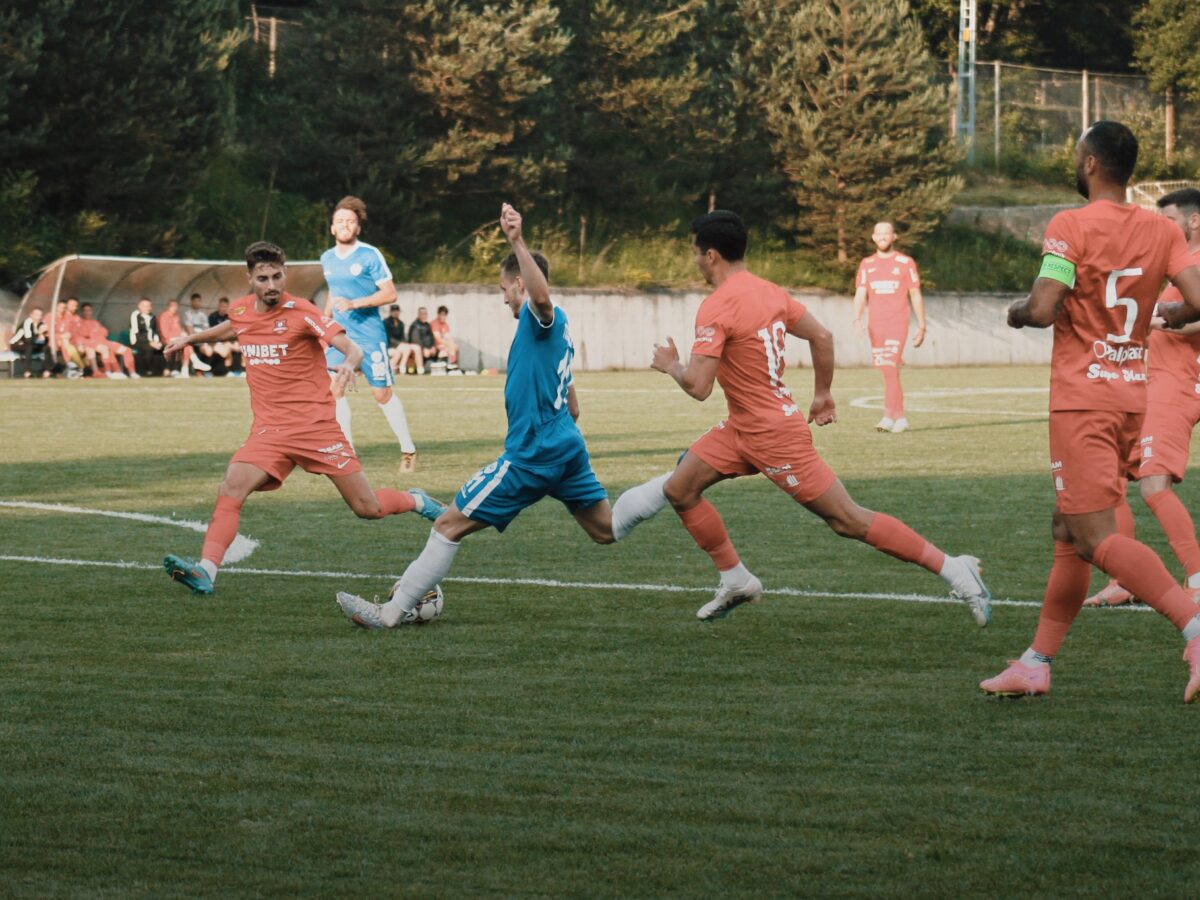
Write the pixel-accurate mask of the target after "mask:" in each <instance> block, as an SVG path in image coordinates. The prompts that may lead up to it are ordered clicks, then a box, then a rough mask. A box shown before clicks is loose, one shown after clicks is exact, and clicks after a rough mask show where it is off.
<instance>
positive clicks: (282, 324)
mask: <svg viewBox="0 0 1200 900" xmlns="http://www.w3.org/2000/svg"><path fill="white" fill-rule="evenodd" d="M271 330H272V331H273V332H275V333H276V334H283V333H284V332H285V331H287V319H276V320H275V324H274V325H272V326H271Z"/></svg>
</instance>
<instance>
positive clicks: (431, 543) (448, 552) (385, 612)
mask: <svg viewBox="0 0 1200 900" xmlns="http://www.w3.org/2000/svg"><path fill="white" fill-rule="evenodd" d="M457 552H458V544H457V543H456V542H454V541H451V540H447V539H446V538H444V537H442V536H441V535H440V534H438V533H437V531H436V530H434V529H431V530H430V532H429V540H428V541H426V542H425V549H424V550H422V551H421V555H420V556H418V557H417V558H416V559H414V560H413V561H412V562H410V563H409V564H408V568H407V569H405V570H404V574H403V575H401V576H400V583H399V584H398V585H396V592H395V593H394V594H392V599H391V600H389V601H388V602H387V603H385V604H383V609H382V610H381V611H380V616H379V617H380V618H381V619H382V620H383V624H384V625H386V626H387V627H388V628H392V627H394V626H395V624H396V623H397V622H399V621H400V620H401V619H403V618H404V617H405V616H406V615H408V613H410V612H411V611H412V609H413V607H414V606H416V605H417V601H418V600H420V599H421V598H422V597H424V596H425V595H426V594H427V593H429V592H430V591H431V590H433V587H434V585H436V584H437V583H438V582H440V581H441V580H442V579H443V578H445V577H446V573H447V572H449V571H450V566H451V564H453V562H454V554H456V553H457Z"/></svg>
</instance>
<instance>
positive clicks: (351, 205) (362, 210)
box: [329, 195, 367, 226]
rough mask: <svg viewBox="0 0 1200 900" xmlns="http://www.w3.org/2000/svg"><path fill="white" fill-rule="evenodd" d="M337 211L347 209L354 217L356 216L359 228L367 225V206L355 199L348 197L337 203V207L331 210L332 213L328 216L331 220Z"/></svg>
mask: <svg viewBox="0 0 1200 900" xmlns="http://www.w3.org/2000/svg"><path fill="white" fill-rule="evenodd" d="M339 209H348V210H350V212H352V213H354V215H356V216H358V224H359V225H360V226H362V225H366V224H367V204H365V203H363V202H362V201H361V200H359V199H358V198H357V197H354V196H351V195H348V196H345V197H343V198H342V199H341V200H339V201H338V202H337V206H335V207H334V208H333V212H331V213H330V214H329V218H330V219H331V220H332V219H333V217H334V216H336V215H337V211H338V210H339Z"/></svg>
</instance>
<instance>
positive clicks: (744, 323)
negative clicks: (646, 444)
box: [613, 210, 992, 626]
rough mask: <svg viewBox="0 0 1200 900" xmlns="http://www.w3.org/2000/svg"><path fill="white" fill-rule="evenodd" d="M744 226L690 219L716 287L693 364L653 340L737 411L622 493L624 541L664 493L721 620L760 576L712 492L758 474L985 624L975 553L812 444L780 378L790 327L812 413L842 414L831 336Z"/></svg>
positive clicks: (619, 529) (679, 369)
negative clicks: (888, 507)
mask: <svg viewBox="0 0 1200 900" xmlns="http://www.w3.org/2000/svg"><path fill="white" fill-rule="evenodd" d="M746 242H747V235H746V227H745V225H743V224H742V220H741V219H740V218H738V216H737V215H735V214H734V213H731V212H727V211H725V210H717V211H715V212H711V213H708V214H707V215H704V216H701V217H700V218H698V219H697V220H696V221H695V222H693V223H692V255H693V256H694V258H695V261H696V265H697V267H698V268H699V269H700V272H701V273H702V274H703V275H704V278H705V280H707V281H708V283H709V284H711V285H712V286H713V287H714V288H716V290H714V291H713V292H712V293H711V294H709V295H708V297H707V298H706V299H705V300H704V302H703V303H701V304H700V309H699V311H698V312H697V314H696V338H695V342H694V343H693V344H692V355H691V359H690V361H689V362H688V364H687V365H686V366H685V365H683V363H682V362H680V359H679V351H678V350H677V349H676V347H675V342H674V341H673V340H671V338H667V343H666V345H665V346H655V348H654V361H653V363H652V365H653V367H654V368H655V369H657V370H659V371H660V372H665V373H667V374H668V375H670V376H671V377H672V378H674V379H675V381H676V382H677V383H678V384H679V386H680V387H681V388H683V390H684V392H685V393H686V394H688V395H689V396H691V397H695V398H696V399H697V400H705V399H707V398H708V396H709V394H710V393H711V392H712V388H713V382H714V381H718V382H720V384H721V387H722V388H723V389H724V391H725V399H726V401H727V402H728V404H729V418H728V419H726V420H725V421H722V422H718V423H717V424H716V425H715V426H713V428H711V429H710V430H709V431H708V432H706V433H705V434H704V435H703V436H702V437H701V438H700V439H699V440H697V441H696V442H695V443H694V444H693V445H692V446H691V449H689V450H688V451H687V453H686V454H685V455H684V457H683V459H681V460H680V462H679V465H678V466H677V467H676V469H675V471H674V472H672V473H670V474H669V475H665V476H660V477H659V478H656V479H654V480H652V481H649V482H646V483H645V484H643V485H640V486H638V487H636V488H632V489H630V490H629V491H626V492H625V493H624V494H622V495H621V497H620V498H619V499H618V500H617V503H616V505H615V508H614V510H613V519H614V523H615V524H614V527H613V531H614V534H615V536H616V537H617V538H622V537H624V536H625V534H627V533H628V528H629V527H632V524H630V525H628V526H626V525H625V524H624V523H636V522H639V521H642V520H643V519H646V518H649V517H650V515H653V512H654V511H655V505H656V504H657V505H658V507H659V508H661V505H662V504H661V502H660V501H661V498H662V497H663V496H665V497H666V499H667V500H669V501H670V503H671V505H672V506H673V507H674V508H675V511H676V512H677V513H678V514H679V517H680V519H682V521H683V525H684V527H685V528H686V529H687V530H688V532H689V533H690V534H691V535H692V537H693V538H694V539H695V541H696V543H697V544H698V545H699V546H700V549H702V550H703V551H704V552H706V553H707V554H708V555H709V556H710V557H711V558H712V561H713V563H714V564H715V565H716V567H717V570H718V572H719V573H720V577H721V584H720V587H718V588H717V593H716V596H715V597H714V598H713V599H712V600H711V601H710V602H708V603H706V604H705V605H704V606H702V607H701V608H700V610H699V611H698V612H697V613H696V615H697V616H698V617H699V618H700V619H704V620H706V621H707V620H712V619H720V618H724V617H725V616H726V615H728V614H729V612H730V611H732V610H733V609H734V608H735V607H737V606H739V605H740V604H742V603H749V602H753V601H755V600H757V599H758V598H759V597H760V596H761V595H762V591H763V587H762V583H761V582H760V581H759V580H758V578H757V577H755V576H754V575H753V574H751V573H750V572H749V570H747V569H746V567H745V565H743V564H742V562H741V560H740V559H739V557H738V554H737V551H736V550H734V548H733V544H732V542H731V541H730V540H729V534H728V533H727V532H726V530H725V525H724V523H723V522H722V521H721V516H720V514H719V513H718V512H717V510H716V508H715V507H713V505H712V504H711V503H709V502H708V500H706V499H704V496H703V494H704V492H705V491H706V490H707V489H708V488H710V487H712V486H713V485H714V484H716V483H717V482H718V481H722V480H724V479H726V478H737V477H739V476H741V475H753V474H755V473H756V472H761V473H763V474H764V475H766V476H767V478H769V479H770V480H771V482H772V483H774V485H775V486H776V487H778V488H779V489H780V490H782V491H784V492H785V493H786V494H788V495H789V496H791V497H792V498H793V499H794V500H796V501H797V502H798V503H801V504H803V505H804V506H805V507H806V508H807V509H808V510H809V511H811V512H813V513H815V514H816V515H818V516H820V517H821V518H822V519H824V520H825V522H826V524H827V525H829V527H830V528H832V529H833V530H834V532H836V533H837V534H839V535H841V536H842V537H850V538H854V539H856V540H859V541H863V542H865V543H867V544H870V545H871V546H872V547H874V548H875V549H877V550H881V551H883V552H884V553H887V554H889V555H890V556H894V557H896V558H897V559H902V560H904V561H905V562H912V563H916V564H917V565H919V566H923V567H924V568H926V569H928V570H929V571H931V572H933V573H934V574H936V575H940V576H941V577H942V578H943V579H945V581H946V583H947V584H948V585H949V586H950V589H951V591H952V592H953V594H954V595H955V596H956V597H958V598H959V599H961V600H963V601H965V602H966V604H967V606H968V607H969V608H970V610H971V613H972V615H973V616H974V617H975V621H976V623H977V624H979V625H980V626H984V625H987V624H988V622H989V621H991V615H992V613H991V603H990V598H991V595H990V594H989V593H988V590H987V588H986V587H985V586H984V583H983V580H982V579H981V577H980V569H979V560H978V559H976V558H975V557H973V556H947V555H946V554H945V553H943V552H942V551H941V550H939V549H938V548H937V547H935V546H934V545H933V544H931V543H929V541H927V540H925V538H923V537H921V535H919V534H917V533H916V532H915V531H913V530H912V529H911V528H909V527H908V526H907V525H905V524H904V523H903V522H901V521H899V520H898V519H894V518H892V517H891V516H889V515H886V514H884V513H878V512H872V511H871V510H869V509H864V508H863V507H861V506H859V505H858V504H857V503H855V502H854V501H853V500H852V499H851V497H850V495H849V493H847V491H846V488H845V487H844V486H843V485H842V483H841V482H840V481H839V480H838V479H837V476H835V475H834V474H833V471H832V470H831V469H830V468H829V466H827V465H826V464H825V462H824V460H822V459H821V457H820V456H819V455H818V454H817V451H816V449H815V448H814V447H813V442H812V432H811V431H809V428H808V424H807V423H806V422H805V417H804V414H803V413H801V412H800V407H799V406H797V405H796V403H795V401H794V400H793V398H792V394H791V391H789V390H788V389H787V387H786V386H785V385H784V383H783V369H784V361H783V351H784V341H785V338H786V335H788V334H792V335H795V336H796V337H798V338H800V339H801V340H805V341H808V343H809V346H810V347H811V349H812V360H813V380H814V382H815V389H814V392H813V401H812V405H811V406H810V407H809V412H808V422H816V424H817V425H829V424H830V423H832V422H836V421H837V411H836V409H835V407H834V402H833V396H832V395H831V394H830V385H831V384H832V382H833V369H834V365H833V338H832V336H831V335H830V333H829V332H828V331H827V330H826V329H825V328H824V327H823V326H822V325H821V323H820V322H818V321H817V320H816V318H814V317H813V316H812V315H811V314H810V313H809V312H807V310H806V309H805V307H804V306H803V304H801V303H799V302H798V301H796V300H795V299H793V298H792V297H791V295H789V294H788V293H787V292H786V291H784V290H783V288H781V287H779V286H778V285H775V284H772V283H771V282H769V281H766V280H764V279H762V278H759V277H758V276H756V275H753V274H751V273H750V272H749V271H748V270H747V269H746V263H745V262H744V257H745V254H746Z"/></svg>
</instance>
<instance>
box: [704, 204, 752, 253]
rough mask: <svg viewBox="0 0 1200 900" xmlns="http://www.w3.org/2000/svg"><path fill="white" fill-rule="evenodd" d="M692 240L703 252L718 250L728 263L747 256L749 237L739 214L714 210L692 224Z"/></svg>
mask: <svg viewBox="0 0 1200 900" xmlns="http://www.w3.org/2000/svg"><path fill="white" fill-rule="evenodd" d="M692 239H693V240H694V241H695V242H696V246H697V247H699V248H700V249H701V250H702V251H708V250H716V251H717V252H718V253H720V254H721V259H723V260H725V261H726V262H737V261H738V260H739V259H743V258H745V256H746V244H747V242H748V240H749V236H748V235H747V234H746V226H745V224H744V223H743V222H742V219H741V217H740V216H739V215H738V214H737V213H734V212H730V211H729V210H727V209H714V210H713V211H712V212H710V213H705V214H704V215H702V216H701V217H700V218H698V219H696V220H695V221H694V222H692Z"/></svg>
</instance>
